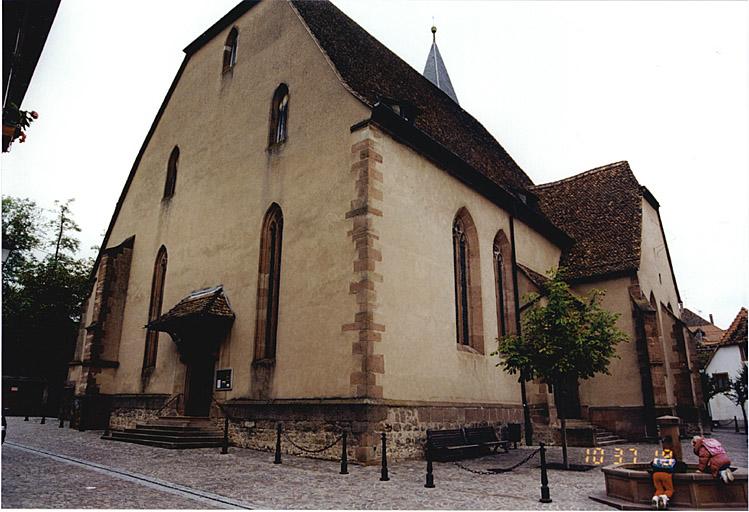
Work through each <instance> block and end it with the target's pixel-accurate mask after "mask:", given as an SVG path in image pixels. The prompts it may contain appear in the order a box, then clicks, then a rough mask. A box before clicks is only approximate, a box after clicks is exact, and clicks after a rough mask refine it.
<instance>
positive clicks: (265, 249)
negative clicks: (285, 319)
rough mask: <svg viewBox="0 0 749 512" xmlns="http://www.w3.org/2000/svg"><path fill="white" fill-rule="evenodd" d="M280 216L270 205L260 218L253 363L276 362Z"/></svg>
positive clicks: (275, 208)
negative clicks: (269, 360) (266, 360)
mask: <svg viewBox="0 0 749 512" xmlns="http://www.w3.org/2000/svg"><path fill="white" fill-rule="evenodd" d="M282 239H283V214H282V213H281V207H280V206H278V205H277V204H276V203H273V204H272V205H271V206H270V208H268V211H267V213H266V214H265V219H263V227H262V230H261V232H260V263H259V265H258V267H259V268H258V282H257V320H256V327H255V360H256V361H257V360H261V359H275V357H276V333H277V331H278V295H279V289H280V287H279V284H280V281H281V243H282Z"/></svg>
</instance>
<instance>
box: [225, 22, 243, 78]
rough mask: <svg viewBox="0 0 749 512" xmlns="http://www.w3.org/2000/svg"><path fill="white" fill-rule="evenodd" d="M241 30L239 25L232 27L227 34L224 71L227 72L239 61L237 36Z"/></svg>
mask: <svg viewBox="0 0 749 512" xmlns="http://www.w3.org/2000/svg"><path fill="white" fill-rule="evenodd" d="M238 35H239V31H238V30H237V27H234V28H233V29H231V32H229V35H228V36H226V43H224V67H223V72H224V73H226V72H227V71H229V70H230V69H231V68H233V67H234V65H235V64H236V63H237V36H238Z"/></svg>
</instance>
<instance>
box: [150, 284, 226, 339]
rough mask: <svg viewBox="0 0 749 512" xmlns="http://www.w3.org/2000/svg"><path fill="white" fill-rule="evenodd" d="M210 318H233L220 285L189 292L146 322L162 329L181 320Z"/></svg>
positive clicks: (157, 328)
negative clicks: (154, 318) (174, 304)
mask: <svg viewBox="0 0 749 512" xmlns="http://www.w3.org/2000/svg"><path fill="white" fill-rule="evenodd" d="M197 318H203V319H205V318H210V319H225V320H233V319H234V312H233V311H232V309H231V305H230V304H229V299H227V298H226V295H224V289H223V287H222V286H215V287H213V288H204V289H201V290H196V291H194V292H192V293H190V294H189V295H188V296H187V297H185V298H184V299H182V300H181V301H179V302H178V303H177V305H176V306H174V307H173V308H172V309H170V310H169V311H167V312H166V313H164V314H163V315H161V316H160V317H159V318H157V319H156V320H153V321H152V322H151V323H149V324H148V327H149V328H152V329H156V330H163V329H165V328H168V327H169V326H173V325H175V324H177V323H179V322H181V321H183V320H187V319H197Z"/></svg>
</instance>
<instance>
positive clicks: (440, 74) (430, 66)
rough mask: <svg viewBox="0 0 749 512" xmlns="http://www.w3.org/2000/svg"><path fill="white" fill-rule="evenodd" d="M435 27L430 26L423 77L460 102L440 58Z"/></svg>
mask: <svg viewBox="0 0 749 512" xmlns="http://www.w3.org/2000/svg"><path fill="white" fill-rule="evenodd" d="M436 34H437V27H432V49H431V50H429V56H428V57H427V63H426V64H425V65H424V73H423V75H424V77H425V78H426V79H427V80H429V81H430V82H432V83H433V84H434V85H436V86H437V87H439V88H440V89H442V91H443V92H444V93H445V94H447V95H448V96H450V98H452V100H453V101H454V102H455V103H458V104H460V102H459V101H458V96H457V95H456V94H455V89H453V84H452V82H451V81H450V75H448V74H447V68H446V67H445V62H444V61H443V60H442V55H440V50H439V48H437V36H436Z"/></svg>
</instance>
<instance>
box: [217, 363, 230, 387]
mask: <svg viewBox="0 0 749 512" xmlns="http://www.w3.org/2000/svg"><path fill="white" fill-rule="evenodd" d="M230 389H231V368H223V369H221V370H216V390H218V391H228V390H230Z"/></svg>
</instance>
